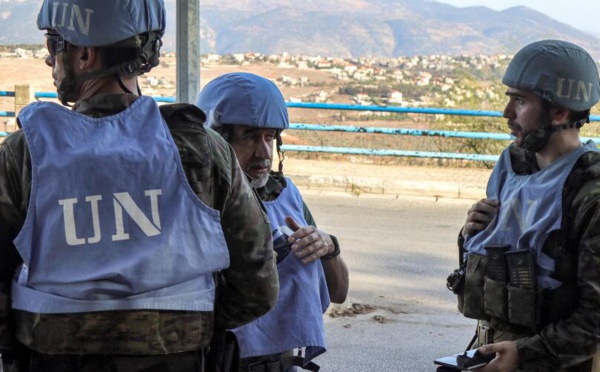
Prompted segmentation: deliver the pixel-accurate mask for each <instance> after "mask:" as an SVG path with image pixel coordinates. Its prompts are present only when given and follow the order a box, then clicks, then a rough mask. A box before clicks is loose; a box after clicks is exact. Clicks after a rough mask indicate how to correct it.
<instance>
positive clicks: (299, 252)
mask: <svg viewBox="0 0 600 372" xmlns="http://www.w3.org/2000/svg"><path fill="white" fill-rule="evenodd" d="M285 223H286V225H287V226H288V227H289V228H290V229H292V231H294V233H293V234H292V235H291V236H290V237H289V238H288V242H290V243H292V246H291V249H292V252H294V254H295V255H296V257H298V258H299V259H300V260H302V263H303V264H305V265H306V264H309V263H311V262H313V261H316V260H318V259H319V258H321V257H323V256H325V255H326V254H329V253H332V252H333V251H334V250H335V246H334V245H333V240H331V237H330V236H329V234H327V233H325V232H323V231H321V230H319V229H317V228H316V227H314V226H300V225H299V224H298V222H296V221H295V220H294V219H293V218H292V217H290V216H288V217H286V218H285Z"/></svg>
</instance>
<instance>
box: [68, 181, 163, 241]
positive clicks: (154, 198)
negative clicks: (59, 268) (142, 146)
mask: <svg viewBox="0 0 600 372" xmlns="http://www.w3.org/2000/svg"><path fill="white" fill-rule="evenodd" d="M144 194H145V195H146V196H147V197H148V198H149V199H150V210H151V216H150V218H151V219H152V220H150V219H149V218H148V216H146V215H145V214H144V212H142V210H141V208H140V207H139V206H138V204H136V202H135V201H134V200H133V198H132V197H131V195H130V194H129V193H127V192H119V193H114V194H112V203H113V208H114V225H115V231H116V233H115V234H113V235H112V237H111V238H112V240H113V241H120V240H129V234H128V233H127V232H125V227H124V224H123V212H127V214H128V215H129V217H131V220H132V221H133V222H135V224H136V225H138V227H139V228H140V230H141V231H142V232H143V233H144V234H145V235H146V236H149V237H150V236H156V235H159V234H160V233H161V225H160V212H159V208H158V196H159V195H161V194H162V190H161V189H156V190H146V191H145V192H144ZM85 201H86V202H87V203H89V208H90V211H91V218H92V226H93V229H94V235H93V236H91V237H86V238H79V237H77V232H76V226H75V204H77V203H78V202H79V200H78V199H77V198H69V199H61V200H59V201H58V204H59V205H61V206H62V209H63V220H64V225H65V241H66V242H67V244H68V245H71V246H74V245H82V244H94V243H98V242H100V241H101V240H102V232H101V228H100V215H99V213H98V205H99V203H100V202H101V201H102V195H90V196H86V197H85Z"/></svg>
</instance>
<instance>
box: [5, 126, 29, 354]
mask: <svg viewBox="0 0 600 372" xmlns="http://www.w3.org/2000/svg"><path fill="white" fill-rule="evenodd" d="M24 141H25V136H24V135H23V134H22V132H20V131H19V132H16V133H13V134H12V135H10V136H9V137H7V138H6V140H5V141H4V142H3V143H2V145H0V352H2V351H3V350H4V351H7V350H12V348H13V346H14V345H15V343H14V340H15V339H14V332H13V326H12V311H11V296H10V286H11V280H12V278H13V276H14V273H15V270H16V268H17V267H18V266H19V264H20V263H21V257H20V256H19V254H18V253H17V250H16V248H15V246H14V244H13V240H14V238H15V237H16V236H17V234H18V233H19V231H20V230H21V226H22V225H23V221H24V218H25V208H26V204H25V203H21V202H20V200H22V198H21V197H20V196H21V195H26V194H28V190H27V189H28V188H29V187H30V183H29V182H26V183H23V182H21V176H20V175H21V172H20V171H21V170H22V169H26V168H29V167H30V165H29V164H30V161H29V156H28V153H27V152H26V154H25V155H26V156H24V155H23V154H15V151H17V150H18V149H23V148H24V146H23V145H22V143H23V142H24ZM15 155H17V156H15ZM17 159H21V160H20V162H19V163H18V161H17ZM21 163H22V164H21Z"/></svg>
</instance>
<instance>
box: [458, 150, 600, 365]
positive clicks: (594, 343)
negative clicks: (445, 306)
mask: <svg viewBox="0 0 600 372" xmlns="http://www.w3.org/2000/svg"><path fill="white" fill-rule="evenodd" d="M511 162H512V164H513V170H514V171H515V172H516V173H517V174H519V175H527V174H531V173H533V172H536V171H537V170H538V169H537V164H536V162H535V156H534V154H533V153H532V152H527V151H525V150H522V149H519V148H517V147H512V151H511ZM562 202H563V203H562V205H563V219H562V227H561V229H560V230H557V231H554V232H552V233H551V235H550V236H549V237H548V239H547V240H546V241H545V243H544V247H543V249H542V251H543V252H545V253H547V254H548V255H549V256H551V257H553V258H554V259H555V260H556V262H557V271H556V279H558V280H560V281H561V282H562V283H563V287H564V288H565V289H566V288H573V290H572V291H564V292H563V293H562V294H561V296H562V297H563V298H561V300H562V301H561V302H562V303H561V307H562V309H560V310H559V309H553V308H543V309H540V311H541V312H542V313H543V314H542V315H545V316H546V317H548V316H549V314H553V313H556V312H565V308H566V309H567V310H566V313H567V315H566V316H563V317H561V319H560V320H558V321H556V320H555V321H550V322H546V323H542V324H541V327H540V329H539V331H538V332H532V331H531V330H527V329H524V328H523V327H520V326H517V325H514V324H510V323H507V322H506V321H503V320H501V319H499V318H494V317H491V318H490V319H488V320H487V321H485V322H483V323H484V325H485V326H487V327H490V328H491V330H492V331H491V332H490V333H491V334H492V336H491V337H489V335H488V337H489V338H487V339H483V337H481V336H482V334H483V333H485V332H479V336H480V337H479V340H478V342H477V343H476V344H475V345H474V347H477V346H480V345H482V344H485V343H492V342H499V341H505V340H515V341H516V345H517V349H518V352H519V360H520V368H519V370H520V371H573V372H574V371H592V366H591V365H592V360H590V359H589V358H590V357H591V356H593V355H594V354H596V353H597V350H598V346H599V345H600V153H598V152H588V153H586V154H584V155H583V156H581V158H580V159H579V160H578V161H577V163H576V164H575V166H574V168H573V170H572V172H571V174H570V175H569V177H568V178H567V181H566V183H565V186H564V189H563V195H562ZM463 243H464V241H463V239H462V238H461V237H460V238H459V248H460V250H461V252H462V251H464V247H463ZM459 308H460V295H459ZM481 323H482V321H480V325H481Z"/></svg>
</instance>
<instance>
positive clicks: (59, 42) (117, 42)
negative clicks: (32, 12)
mask: <svg viewBox="0 0 600 372" xmlns="http://www.w3.org/2000/svg"><path fill="white" fill-rule="evenodd" d="M165 18H166V16H165V6H164V3H163V0H60V1H58V0H44V2H43V4H42V8H41V9H40V12H39V14H38V19H37V26H38V29H40V30H52V31H54V32H56V34H47V38H48V40H47V41H48V50H49V51H50V53H51V55H52V57H57V55H58V54H59V53H60V54H61V55H62V61H63V64H64V65H65V78H64V79H63V81H61V82H60V84H59V86H58V87H57V91H58V94H59V98H60V99H61V101H62V102H63V103H65V104H66V103H67V102H73V101H76V100H77V92H76V85H77V83H79V82H81V81H84V80H88V79H94V78H98V77H102V76H110V75H114V76H115V77H117V79H118V81H119V84H120V85H121V87H122V88H124V85H123V84H122V82H121V80H120V77H119V76H120V75H121V74H127V75H129V76H132V75H133V76H137V75H141V74H143V73H145V72H148V71H150V70H151V69H152V68H153V67H155V66H157V65H158V63H159V54H160V47H161V46H162V41H161V38H162V36H163V35H164V32H165ZM67 44H72V45H75V46H79V47H112V48H123V49H126V48H127V49H133V50H135V56H134V57H132V59H131V60H129V61H125V62H121V63H118V64H116V65H114V66H106V68H105V69H104V70H102V71H94V72H92V73H88V74H84V75H79V76H74V74H73V71H72V70H71V68H70V67H69V65H68V60H67V57H66V56H67ZM124 90H126V91H127V89H126V88H124ZM138 93H139V88H138Z"/></svg>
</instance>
